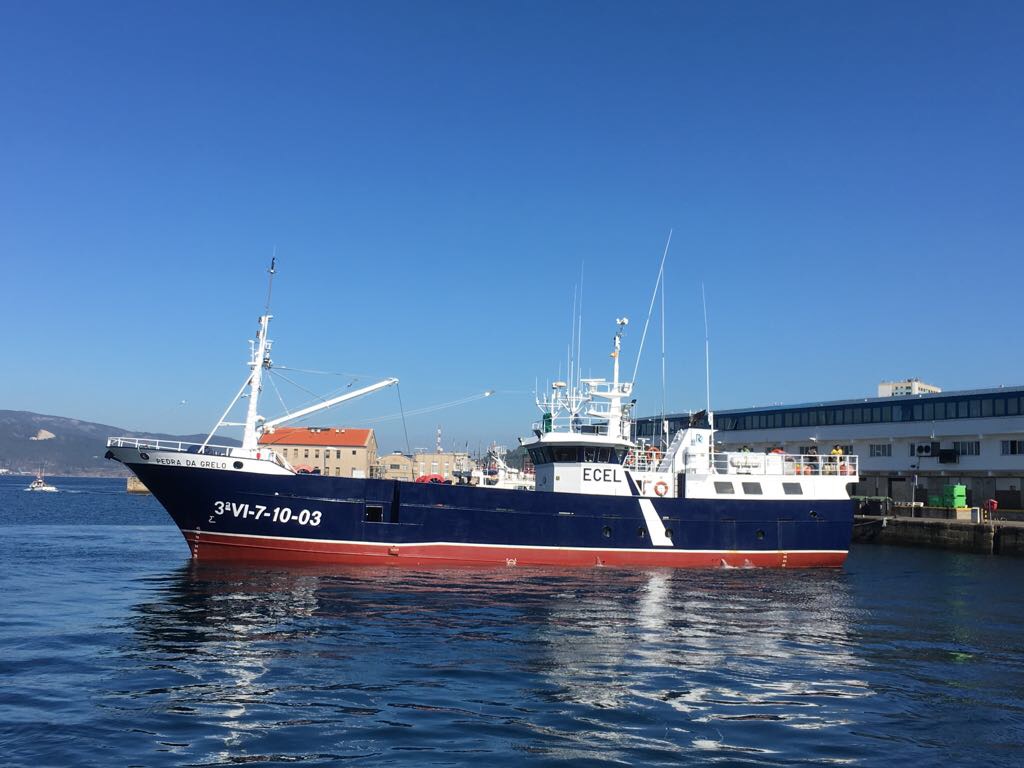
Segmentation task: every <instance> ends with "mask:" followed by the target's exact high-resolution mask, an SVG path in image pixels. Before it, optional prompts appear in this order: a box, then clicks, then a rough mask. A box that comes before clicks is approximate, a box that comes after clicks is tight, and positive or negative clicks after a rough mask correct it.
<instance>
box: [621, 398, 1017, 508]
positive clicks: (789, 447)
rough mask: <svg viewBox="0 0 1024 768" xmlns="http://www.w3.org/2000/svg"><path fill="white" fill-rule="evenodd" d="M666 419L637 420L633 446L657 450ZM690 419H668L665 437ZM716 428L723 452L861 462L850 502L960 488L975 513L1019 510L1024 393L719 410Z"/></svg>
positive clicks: (920, 496) (921, 496)
mask: <svg viewBox="0 0 1024 768" xmlns="http://www.w3.org/2000/svg"><path fill="white" fill-rule="evenodd" d="M888 383H891V384H892V383H894V384H899V383H900V382H888ZM918 383H919V384H920V383H922V382H918ZM925 386H928V385H925ZM662 418H663V417H661V416H651V417H646V418H638V419H637V420H636V439H637V440H641V441H648V442H652V443H657V442H658V440H659V439H660V438H661V434H662V430H663V429H664V426H663V425H662ZM690 418H691V416H690V414H671V415H667V416H665V417H664V419H665V421H667V422H668V424H667V426H668V430H669V433H670V434H674V433H675V432H676V431H677V430H679V429H682V428H684V427H685V426H686V424H687V423H689V420H690ZM714 426H715V429H716V434H715V440H716V445H717V446H719V447H720V449H721V450H739V449H741V448H742V447H744V446H746V447H748V448H749V449H750V450H751V451H766V450H771V449H773V448H782V449H783V450H785V451H786V452H787V453H798V454H803V453H808V452H811V451H810V449H811V448H812V447H814V448H816V449H817V451H818V452H820V453H823V454H827V453H829V452H830V450H831V449H832V448H833V446H835V445H839V446H840V447H841V449H842V450H843V451H844V452H845V453H853V454H857V455H858V456H859V457H860V474H861V481H860V482H859V483H858V484H857V486H856V488H855V489H854V491H853V492H854V494H856V495H860V496H888V497H890V498H892V499H894V500H895V501H897V502H900V501H902V502H907V501H910V500H911V499H913V500H915V501H919V502H924V503H928V501H929V499H931V498H934V497H936V496H941V495H942V492H943V488H944V487H945V486H947V485H954V484H963V485H965V486H967V502H968V504H970V505H971V506H980V505H981V503H982V502H983V501H984V500H986V499H995V500H996V501H997V502H998V503H999V505H1000V508H1003V509H1006V508H1010V509H1022V508H1024V499H1022V497H1021V488H1022V481H1024V386H1018V387H999V388H997V389H978V390H965V391H959V392H927V393H925V392H919V393H918V394H913V395H895V394H894V395H890V396H883V397H872V398H862V399H858V400H836V401H829V402H819V403H804V404H800V405H786V406H769V407H762V408H744V409H738V410H721V411H715V412H714Z"/></svg>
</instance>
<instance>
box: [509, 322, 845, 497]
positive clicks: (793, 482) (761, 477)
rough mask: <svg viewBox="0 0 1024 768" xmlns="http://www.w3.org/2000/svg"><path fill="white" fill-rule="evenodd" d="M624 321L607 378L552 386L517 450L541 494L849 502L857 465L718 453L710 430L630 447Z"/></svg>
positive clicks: (694, 427)
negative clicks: (524, 452)
mask: <svg viewBox="0 0 1024 768" xmlns="http://www.w3.org/2000/svg"><path fill="white" fill-rule="evenodd" d="M627 324H628V320H626V319H622V320H618V321H616V325H617V330H616V333H615V336H614V338H613V348H612V352H611V357H612V361H613V362H612V379H611V381H607V380H605V379H581V380H580V386H579V387H576V386H570V385H569V384H567V383H566V382H563V381H556V382H554V383H553V384H552V385H551V387H550V392H548V393H546V395H545V396H543V397H539V398H538V401H537V405H538V407H539V408H540V410H541V412H542V417H541V420H540V421H539V422H537V423H535V424H534V425H533V433H534V436H533V437H532V438H530V439H528V440H524V441H523V445H524V446H525V447H526V448H527V449H528V450H529V452H530V458H531V460H532V461H533V464H534V466H535V467H536V489H537V490H538V491H541V492H543V491H548V492H565V493H586V494H595V495H605V496H640V497H647V498H690V499H713V498H739V497H747V498H760V499H792V498H793V497H794V496H800V497H804V498H820V499H846V498H849V493H848V491H847V487H848V485H849V484H851V483H855V482H857V479H858V477H857V474H858V457H856V456H839V455H836V456H832V455H829V456H819V455H816V453H815V452H814V451H808V452H806V453H801V454H785V453H782V452H774V453H768V454H762V455H758V454H753V453H750V452H749V451H746V450H736V451H728V452H721V451H719V452H716V451H715V446H714V431H713V430H712V429H710V428H707V427H703V426H699V425H698V424H697V423H693V424H688V425H687V426H685V427H684V428H682V429H678V430H676V431H675V433H674V436H673V438H672V441H671V443H670V444H669V445H668V446H667V447H665V449H664V450H662V449H661V448H660V447H659V446H657V445H656V444H654V443H653V442H634V441H633V440H632V438H631V432H632V417H631V412H632V407H633V402H634V401H632V400H630V401H629V402H628V403H624V401H626V399H627V398H629V397H630V396H631V394H632V392H633V383H632V382H623V381H620V380H619V354H620V351H621V347H622V335H623V332H624V330H625V327H626V325H627Z"/></svg>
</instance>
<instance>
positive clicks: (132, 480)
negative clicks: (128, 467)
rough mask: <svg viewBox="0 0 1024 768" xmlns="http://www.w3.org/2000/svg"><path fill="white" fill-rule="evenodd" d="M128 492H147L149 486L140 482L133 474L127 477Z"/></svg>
mask: <svg viewBox="0 0 1024 768" xmlns="http://www.w3.org/2000/svg"><path fill="white" fill-rule="evenodd" d="M128 493H149V488H147V487H146V486H145V485H143V484H142V481H141V480H139V478H137V477H136V476H135V475H131V476H130V477H129V478H128Z"/></svg>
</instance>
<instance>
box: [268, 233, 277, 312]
mask: <svg viewBox="0 0 1024 768" xmlns="http://www.w3.org/2000/svg"><path fill="white" fill-rule="evenodd" d="M267 274H269V275H270V278H269V279H268V280H267V314H270V294H271V292H273V290H274V275H275V274H277V246H276V245H275V246H274V255H273V256H272V257H271V258H270V269H268V270H267Z"/></svg>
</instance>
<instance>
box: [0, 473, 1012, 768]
mask: <svg viewBox="0 0 1024 768" xmlns="http://www.w3.org/2000/svg"><path fill="white" fill-rule="evenodd" d="M28 480H29V478H0V536H2V541H3V544H4V548H3V555H2V558H3V560H2V566H0V618H2V621H0V763H2V764H4V765H8V766H33V767H34V768H38V767H39V766H51V765H52V766H74V765H96V766H108V765H140V766H162V765H203V766H206V765H225V764H235V763H249V764H257V765H284V764H293V763H298V764H302V765H339V764H347V765H411V766H418V765H446V766H458V765H490V766H498V765H520V764H523V763H531V764H535V765H585V766H602V765H609V766H610V765H644V766H647V765H673V766H674V765H704V764H708V765H721V766H733V765H737V766H778V765H820V764H830V763H839V764H848V765H859V766H891V765H899V764H904V765H907V766H915V767H916V766H932V765H935V766H938V765H941V766H950V765H1005V766H1020V765H1021V764H1024V561H1021V560H1010V559H1000V558H988V557H982V556H973V555H957V554H950V553H943V552H931V551H921V550H911V549H896V548H883V547H870V546H862V547H861V548H859V549H855V550H854V552H853V553H852V555H851V557H850V560H849V562H848V564H847V567H846V568H845V569H844V570H842V571H840V572H824V571H823V572H818V571H807V572H797V571H788V572H779V571H760V570H719V571H697V572H692V571H677V572H673V571H660V570H659V571H622V570H610V569H591V570H586V571H570V570H561V571H559V570H525V569H508V570H505V569H502V570H484V571H464V570H435V571H424V570H420V571H416V570H398V569H386V568H382V569H352V568H341V567H339V568H316V569H303V568H259V569H252V568H237V567H227V566H218V565H213V564H198V563H193V562H191V561H190V560H189V557H188V549H187V547H186V546H185V543H184V541H183V540H182V539H181V536H180V535H179V534H178V532H177V530H176V529H175V528H174V527H173V526H172V525H171V524H170V522H169V521H168V519H167V518H166V517H165V515H164V512H163V511H162V509H161V508H160V507H159V505H158V504H157V503H156V502H155V501H154V500H153V499H152V498H150V497H137V496H128V495H127V494H125V493H124V482H123V481H110V480H80V479H78V480H75V479H61V478H55V479H54V482H55V483H56V484H57V485H58V486H59V487H61V488H62V490H63V492H62V493H59V494H30V493H25V492H24V491H22V490H21V489H22V488H23V487H24V486H25V485H27V483H28Z"/></svg>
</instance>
